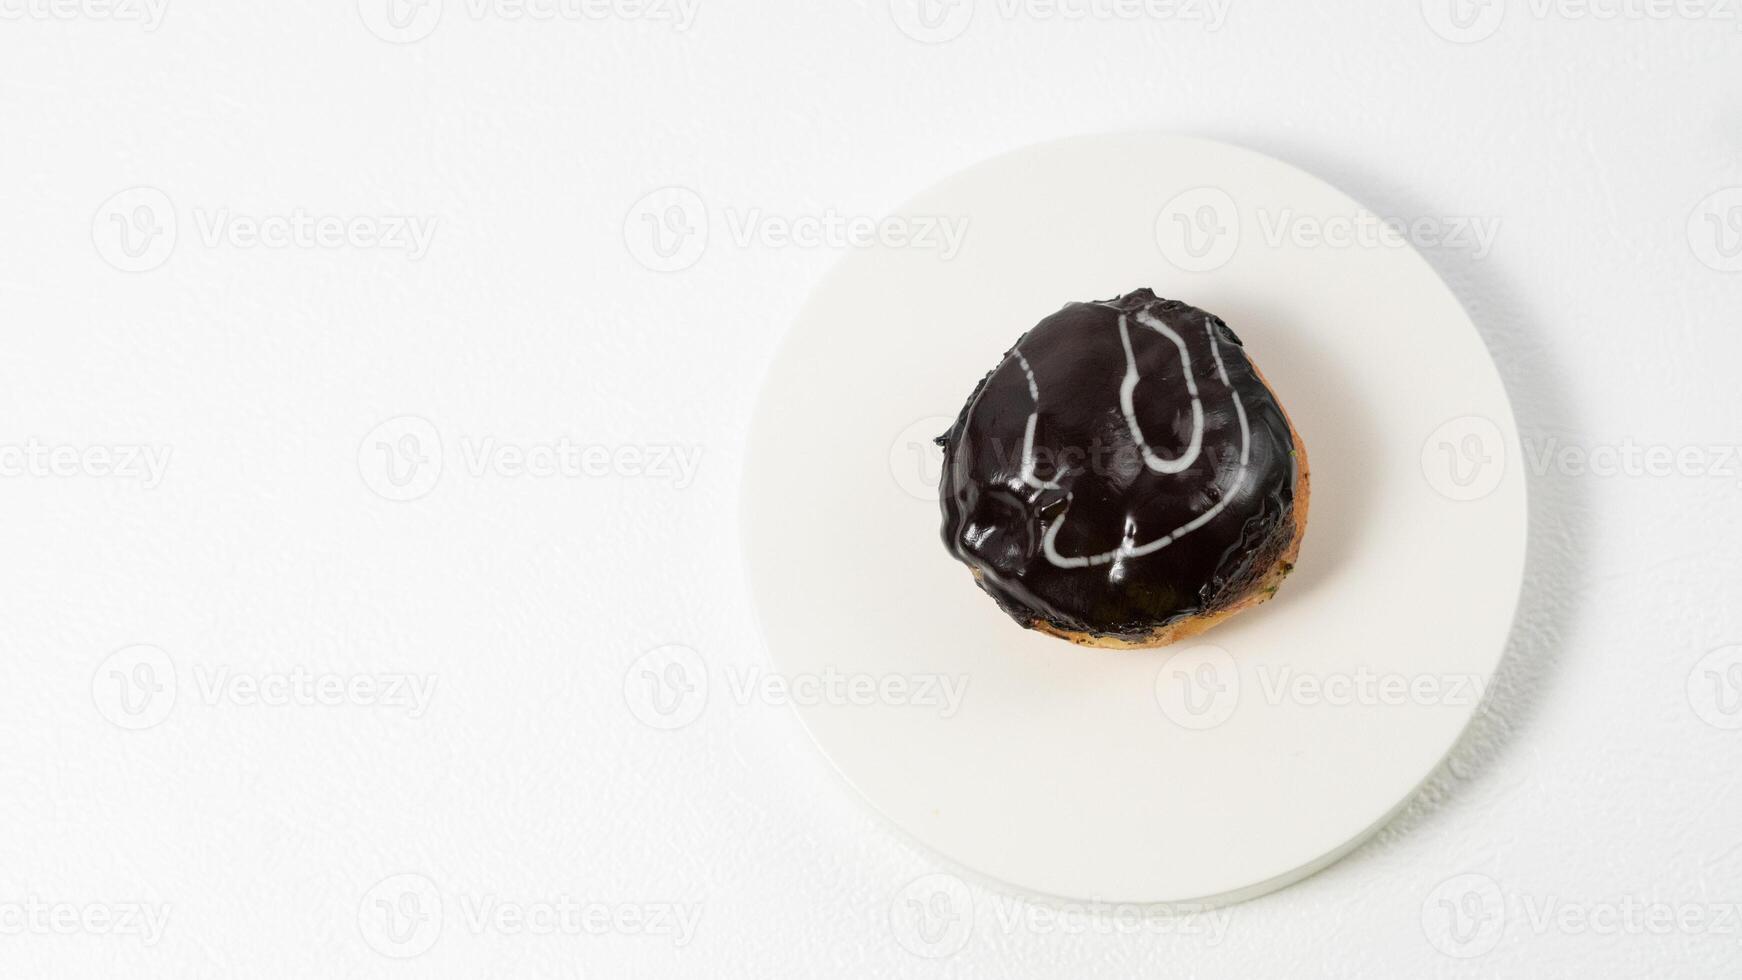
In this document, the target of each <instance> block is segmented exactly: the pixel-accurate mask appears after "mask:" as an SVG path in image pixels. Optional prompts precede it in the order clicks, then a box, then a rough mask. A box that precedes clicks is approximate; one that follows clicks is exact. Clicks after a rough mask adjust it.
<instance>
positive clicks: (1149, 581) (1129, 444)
mask: <svg viewBox="0 0 1742 980" xmlns="http://www.w3.org/2000/svg"><path fill="white" fill-rule="evenodd" d="M938 442H939V444H940V445H942V446H943V450H944V466H943V475H942V480H941V482H940V485H939V499H940V503H941V506H942V508H943V538H944V544H945V546H946V547H947V548H948V549H949V552H950V554H951V555H953V556H954V557H955V558H956V559H957V560H959V561H961V562H962V563H963V564H965V565H967V566H968V567H969V568H970V569H971V570H972V571H973V575H974V579H975V581H976V582H977V583H978V584H979V586H980V588H981V589H982V590H984V591H985V592H986V593H987V594H988V595H990V596H991V597H992V598H993V599H994V600H996V601H997V603H998V605H999V606H1000V607H1001V608H1002V609H1003V610H1004V612H1005V613H1007V614H1009V616H1010V617H1011V618H1012V619H1014V620H1016V622H1018V623H1019V624H1021V625H1022V626H1024V627H1027V628H1029V629H1034V630H1039V631H1041V632H1043V633H1048V634H1051V635H1053V636H1057V637H1061V638H1063V639H1066V640H1070V641H1072V642H1075V643H1080V644H1085V645H1089V646H1097V647H1110V648H1136V647H1158V646H1165V645H1167V644H1169V643H1173V642H1176V641H1178V640H1181V639H1184V638H1186V637H1189V636H1194V635H1196V634H1198V633H1202V632H1203V631H1204V630H1207V629H1209V628H1210V627H1212V626H1214V625H1216V624H1217V623H1220V622H1222V621H1223V620H1225V619H1227V618H1228V617H1230V616H1232V615H1234V614H1235V613H1238V612H1240V611H1242V610H1244V609H1247V608H1249V607H1252V606H1255V605H1258V604H1259V603H1261V602H1263V601H1265V600H1266V599H1268V598H1270V597H1271V596H1272V595H1275V594H1276V590H1277V589H1278V588H1279V587H1280V586H1281V584H1282V580H1283V579H1284V578H1285V577H1287V575H1288V573H1289V572H1290V571H1292V570H1293V568H1294V565H1295V560H1296V557H1297V556H1298V555H1299V553H1300V544H1301V538H1302V536H1303V535H1304V534H1305V532H1306V522H1307V501H1308V497H1309V480H1308V469H1307V455H1306V448H1305V446H1304V445H1303V444H1302V442H1301V438H1300V434H1299V433H1298V432H1296V431H1295V428H1294V425H1293V423H1291V422H1290V421H1289V417H1288V413H1287V412H1285V411H1284V410H1283V408H1282V405H1281V403H1280V402H1279V401H1278V400H1277V397H1276V395H1275V393H1273V392H1272V391H1271V389H1270V386H1269V384H1268V383H1266V382H1265V380H1264V376H1263V375H1262V374H1260V373H1259V371H1258V368H1257V367H1256V366H1255V365H1254V364H1253V363H1252V360H1251V359H1250V358H1249V357H1248V356H1247V353H1246V348H1245V345H1243V344H1242V343H1241V342H1240V338H1239V337H1238V336H1236V335H1235V333H1234V331H1233V330H1231V329H1229V327H1228V325H1227V324H1226V323H1224V322H1222V320H1221V319H1220V318H1218V317H1216V316H1213V315H1211V314H1209V313H1206V312H1204V311H1203V310H1200V309H1198V308H1197V307H1195V306H1191V305H1189V304H1187V303H1182V302H1180V301H1178V300H1168V299H1161V298H1160V297H1158V296H1156V295H1155V293H1154V292H1153V291H1151V290H1149V289H1139V290H1137V291H1136V292H1132V293H1127V294H1126V295H1124V296H1120V297H1118V298H1116V299H1111V300H1104V301H1099V302H1088V303H1071V304H1069V305H1067V306H1065V307H1064V308H1063V309H1061V310H1059V311H1058V312H1057V313H1054V314H1053V315H1051V316H1049V317H1047V318H1046V319H1044V320H1042V321H1040V323H1039V324H1037V325H1035V326H1034V327H1033V328H1032V329H1030V330H1029V331H1028V332H1027V333H1025V334H1023V335H1022V336H1021V337H1020V338H1018V339H1017V341H1016V344H1015V346H1013V347H1011V348H1010V350H1009V351H1007V352H1006V353H1005V355H1004V359H1003V360H1002V361H1000V362H999V363H998V366H997V367H996V368H994V369H993V370H992V371H991V373H989V374H987V375H986V376H985V377H984V378H982V379H981V380H980V383H979V384H978V385H977V386H976V387H975V388H974V391H973V394H971V395H970V396H969V397H968V401H967V404H966V405H964V406H963V408H962V411H961V414H960V415H959V416H957V418H956V421H955V423H954V424H953V425H951V426H950V429H949V431H948V432H946V433H944V434H943V435H942V436H940V437H939V438H938Z"/></svg>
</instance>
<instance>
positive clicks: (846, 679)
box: [744, 135, 1525, 902]
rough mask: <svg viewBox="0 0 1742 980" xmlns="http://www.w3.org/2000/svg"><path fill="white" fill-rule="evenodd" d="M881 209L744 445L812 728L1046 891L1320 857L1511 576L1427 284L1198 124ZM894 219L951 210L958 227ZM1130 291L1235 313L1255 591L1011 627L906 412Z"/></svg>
mask: <svg viewBox="0 0 1742 980" xmlns="http://www.w3.org/2000/svg"><path fill="white" fill-rule="evenodd" d="M900 215H901V216H905V217H907V218H910V219H913V221H912V224H911V225H910V226H909V227H908V228H907V229H906V230H907V231H910V232H912V233H913V235H912V237H911V240H904V239H902V238H901V237H899V236H895V235H891V236H887V237H886V241H885V243H884V244H880V245H876V246H872V247H867V248H863V249H860V250H856V251H854V252H853V253H851V254H850V255H848V256H846V257H845V258H844V259H843V260H842V261H841V262H840V263H839V265H838V267H837V268H836V269H835V270H834V271H833V272H832V273H831V274H830V275H829V277H828V278H827V279H826V280H825V281H824V282H823V283H822V284H821V285H820V286H818V287H817V289H816V292H815V294H814V295H813V296H812V298H811V300H810V303H809V305H808V306H807V307H806V308H805V310H804V312H803V314H802V315H801V316H800V317H799V320H798V322H797V324H796V325H795V326H794V327H793V330H792V333H791V336H790V337H789V338H788V339H787V341H786V343H785V345H784V347H783V348H782V349H781V351H780V353H779V355H778V357H777V358H776V360H775V363H774V366H773V368H772V369H771V371H770V374H769V377H768V381H767V387H766V389H765V391H764V393H763V397H762V402H761V405H760V408H759V410H758V412H757V415H756V419H755V423H754V429H753V432H752V435H751V440H750V450H749V458H748V460H747V464H746V468H747V475H746V479H745V487H744V492H745V498H746V499H745V506H744V545H745V553H746V556H747V559H748V567H749V572H750V577H751V583H752V588H753V590H754V594H755V597H756V603H757V606H758V609H759V612H760V619H761V623H762V627H763V630H764V633H765V637H766V641H767V645H768V649H769V653H770V656H771V658H772V660H773V663H774V666H775V669H776V670H777V671H778V672H779V673H780V674H781V675H784V676H785V677H786V678H787V679H788V680H789V681H791V682H793V687H792V690H793V692H794V699H795V700H796V701H799V702H801V704H800V707H799V709H798V710H799V714H800V716H801V718H802V719H803V721H804V724H805V725H806V726H807V727H808V728H809V730H810V732H811V733H812V735H813V736H814V737H815V739H816V741H817V744H818V745H820V746H821V747H822V750H823V751H824V752H825V753H827V755H828V757H829V758H830V759H831V760H832V761H833V762H834V764H835V765H836V766H837V767H838V768H839V769H840V771H841V773H842V774H843V775H844V776H845V777H846V778H847V780H848V781H849V782H850V783H851V784H852V785H853V786H854V787H856V788H857V789H858V791H859V792H860V793H862V794H863V795H864V796H865V798H866V800H868V801H869V802H870V803H871V805H872V806H874V807H876V808H877V809H878V810H879V811H881V812H882V813H883V814H885V815H886V816H887V817H888V818H889V819H890V820H892V821H894V822H895V823H896V824H897V825H899V826H900V827H901V828H902V829H903V830H905V831H906V832H907V833H909V834H911V835H913V836H914V837H915V838H917V839H918V840H920V841H922V842H924V843H925V844H927V845H929V846H930V847H932V848H935V849H936V850H937V851H938V852H940V853H941V854H943V855H944V856H946V857H948V858H949V859H951V860H953V861H955V862H959V863H960V864H961V865H963V866H966V867H967V868H969V869H972V870H973V871H976V872H979V873H983V874H985V875H989V876H992V877H994V878H997V879H1000V880H1002V881H1004V882H1008V883H1010V884H1013V885H1017V886H1020V887H1022V888H1026V889H1031V890H1034V891H1038V892H1042V893H1047V894H1051V895H1057V896H1064V897H1069V898H1075V899H1089V900H1101V901H1110V902H1196V901H1229V900H1237V899H1241V898H1249V897H1252V896H1254V895H1257V894H1261V893H1263V892H1265V891H1268V890H1270V889H1273V888H1277V887H1281V886H1282V885H1285V884H1287V883H1289V882H1291V881H1294V880H1297V879H1299V878H1301V877H1304V876H1305V875H1307V874H1310V873H1311V872H1313V871H1315V870H1317V869H1319V868H1321V867H1324V866H1325V865H1327V864H1329V863H1330V862H1332V861H1334V860H1336V859H1337V858H1338V857H1341V856H1342V855H1343V854H1345V853H1347V852H1348V851H1349V850H1350V849H1352V848H1353V847H1354V846H1355V845H1356V844H1357V843H1359V842H1360V841H1361V840H1362V839H1363V838H1365V837H1366V836H1367V835H1368V834H1370V833H1371V832H1372V831H1374V830H1376V829H1377V828H1378V827H1379V826H1380V825H1382V824H1383V823H1384V822H1385V821H1386V820H1387V819H1388V818H1389V817H1390V816H1391V815H1392V814H1394V813H1395V812H1396V811H1397V810H1398V808H1399V807H1401V806H1402V804H1403V803H1404V802H1405V801H1406V800H1407V799H1408V797H1409V796H1410V794H1411V793H1412V792H1413V791H1414V790H1415V789H1416V787H1418V786H1419V785H1420V784H1421V782H1422V780H1423V779H1425V778H1426V777H1427V776H1428V774H1429V773H1430V772H1431V771H1432V770H1433V768H1434V767H1435V766H1436V765H1437V764H1438V763H1439V761H1440V760H1441V759H1442V758H1443V757H1444V756H1445V754H1446V753H1447V751H1448V750H1449V749H1450V748H1451V746H1452V744H1453V742H1454V741H1455V740H1456V739H1457V737H1458V734H1459V732H1461V731H1462V730H1463V728H1464V726H1465V724H1466V723H1467V722H1468V721H1469V720H1470V718H1471V716H1472V714H1473V713H1474V712H1475V710H1476V708H1477V704H1478V701H1479V699H1480V695H1481V692H1482V690H1483V689H1484V687H1485V685H1486V683H1487V681H1488V679H1489V678H1490V677H1491V676H1492V674H1493V671H1494V668H1495V666H1496V664H1497V663H1498V661H1499V659H1500V656H1501V653H1502V650H1503V647H1504V645H1505V642H1506V637H1507V632H1508V629H1509V626H1510V622H1511V619H1512V613H1513V608H1514V605H1515V602H1516V599H1517V595H1518V592H1519V586H1520V579H1521V575H1522V569H1523V560H1524V543H1525V490H1524V478H1523V472H1522V470H1523V467H1522V465H1521V461H1520V456H1519V449H1518V440H1517V436H1516V429H1515V427H1514V425H1513V421H1512V412H1511V409H1510V407H1509V405H1508V403H1507V399H1506V393H1505V391H1504V389H1503V388H1502V385H1501V382H1500V379H1499V376H1498V375H1497V373H1496V371H1495V369H1494V365H1493V363H1492V361H1490V359H1489V357H1488V353H1487V351H1486V350H1485V349H1484V347H1483V344H1482V341H1481V339H1480V338H1479V337H1478V335H1477V333H1476V331H1475V329H1474V328H1473V327H1472V325H1471V323H1470V321H1469V318H1468V317H1467V316H1466V315H1465V313H1464V311H1463V310H1462V308H1461V307H1460V306H1459V304H1458V302H1457V300H1456V299H1455V298H1454V297H1453V296H1452V294H1451V292H1450V291H1449V290H1448V289H1447V288H1446V286H1445V284H1444V283H1442V282H1441V281H1440V280H1439V278H1438V277H1437V276H1435V274H1434V273H1433V271H1432V270H1431V269H1430V268H1429V267H1428V265H1427V263H1426V262H1425V261H1423V259H1422V258H1421V257H1420V256H1419V255H1418V254H1417V253H1416V252H1415V251H1414V250H1413V249H1412V248H1410V247H1408V246H1407V245H1406V244H1404V242H1403V241H1402V240H1401V239H1400V238H1399V237H1398V236H1396V235H1394V234H1390V233H1386V232H1383V231H1380V229H1378V228H1377V227H1376V226H1374V225H1373V224H1372V223H1371V222H1369V221H1367V220H1366V218H1370V217H1371V216H1370V215H1366V212H1364V211H1363V210H1362V209H1361V208H1360V206H1359V205H1357V204H1356V203H1355V202H1354V201H1352V200H1350V199H1349V198H1348V197H1347V196H1345V195H1344V194H1342V193H1340V192H1339V191H1337V190H1335V189H1333V188H1332V187H1330V186H1328V185H1326V184H1325V183H1323V182H1322V181H1320V180H1318V179H1317V178H1314V177H1312V176H1310V175H1308V174H1306V173H1303V172H1302V171H1300V170H1297V169H1295V168H1293V167H1291V166H1288V165H1286V164H1283V163H1280V162H1278V161H1276V160H1272V159H1270V158H1268V157H1264V156H1262V155H1259V154H1256V153H1253V152H1250V151H1247V150H1243V149H1239V148H1236V147H1232V146H1227V145H1224V144H1219V143H1213V142H1208V141H1203V140H1193V139H1180V138H1170V137H1162V136H1153V135H1120V136H1107V137H1094V138H1080V139H1071V140H1066V141H1061V142H1056V143H1049V144H1045V145H1042V146H1036V147H1032V148H1029V149H1025V150H1022V151H1019V152H1016V153H1012V154H1009V155H1007V156H1003V157H1000V158H998V159H995V160H992V161H990V162H988V163H984V164H981V165H979V166H976V167H974V168H972V169H970V170H968V171H966V172H964V173H962V174H959V175H957V176H955V177H952V178H950V179H949V180H946V181H944V182H943V183H941V184H938V185H937V186H935V187H933V188H931V189H930V190H928V191H926V192H924V193H923V194H921V195H919V197H917V198H916V199H915V200H914V201H913V202H911V204H909V205H908V206H907V207H905V208H903V209H902V211H901V212H900ZM1364 215H1366V218H1364V217H1363V216H1364ZM930 219H938V220H940V221H949V222H953V223H956V224H955V225H954V227H956V228H958V229H959V228H960V227H961V226H960V224H959V223H960V222H962V221H966V222H967V234H966V237H965V240H964V241H963V243H962V245H961V247H960V249H959V251H956V252H954V253H952V252H950V251H949V249H948V248H947V246H946V245H944V241H945V236H943V235H942V234H938V235H934V236H927V235H925V234H923V229H924V228H925V227H926V225H927V222H928V221H929V220H930ZM940 227H941V226H940ZM1364 229H1365V230H1364ZM1140 286H1150V287H1152V288H1154V289H1155V290H1156V292H1157V293H1159V294H1160V295H1162V296H1167V297H1173V298H1178V299H1183V300H1186V301H1187V302H1190V303H1193V304H1195V305H1198V306H1201V307H1203V308H1205V309H1207V310H1210V311H1212V312H1214V313H1216V314H1218V315H1220V316H1221V317H1222V318H1223V319H1225V320H1226V321H1227V322H1228V323H1229V325H1230V326H1232V327H1233V329H1234V330H1235V332H1236V333H1238V334H1239V335H1240V337H1241V338H1242V339H1243V340H1244V341H1245V344H1246V349H1247V351H1248V352H1249V353H1250V355H1251V356H1252V357H1253V359H1254V360H1255V361H1256V362H1257V363H1258V365H1259V366H1260V367H1261V368H1262V369H1263V370H1264V372H1265V374H1266V376H1267V377H1268V378H1269V380H1270V382H1271V384H1272V385H1273V386H1274V388H1275V389H1276V391H1277V394H1278V395H1279V397H1280V398H1281V400H1282V402H1283V404H1284V405H1285V406H1286V407H1287V409H1288V411H1289V412H1290V413H1291V415H1292V417H1293V419H1294V421H1295V424H1296V425H1297V426H1298V428H1299V430H1300V432H1301V434H1302V437H1303V439H1304V441H1305V443H1306V446H1307V449H1308V451H1309V453H1310V457H1311V462H1312V477H1313V486H1312V509H1311V521H1310V523H1309V526H1308V529H1307V534H1306V541H1305V545H1304V547H1303V550H1302V552H1301V559H1300V563H1299V566H1298V568H1297V570H1296V571H1295V573H1294V575H1293V576H1292V577H1291V578H1290V579H1289V580H1288V582H1287V583H1286V584H1285V585H1284V587H1283V589H1282V591H1281V593H1280V594H1279V595H1278V597H1277V598H1276V599H1275V600H1273V601H1271V602H1270V603H1268V604H1266V605H1264V606H1262V607H1260V608H1258V609H1256V610H1253V611H1250V612H1247V613H1244V614H1242V615H1240V616H1238V617H1236V618H1235V619H1234V620H1232V621H1230V622H1229V623H1227V624H1226V625H1224V626H1222V627H1219V628H1217V629H1215V630H1213V631H1211V632H1210V633H1208V634H1206V635H1204V636H1203V637H1201V638H1199V639H1198V640H1194V641H1187V642H1186V643H1185V644H1183V645H1182V646H1181V647H1179V648H1168V649H1164V650H1156V651H1139V652H1135V653H1115V652H1101V651H1096V650H1090V649H1085V648H1081V647H1075V646H1071V645H1069V644H1066V643H1064V642H1062V641H1060V640H1056V639H1051V638H1048V637H1045V636H1041V635H1039V634H1036V633H1031V632H1027V631H1024V630H1022V629H1020V628H1018V627H1017V626H1016V625H1015V624H1013V623H1012V622H1011V621H1010V620H1009V619H1007V618H1006V617H1005V616H1004V614H1003V613H1001V612H1000V611H999V610H998V608H997V607H996V606H995V605H994V604H993V602H992V600H991V599H990V598H989V597H987V596H985V595H984V594H982V593H981V592H980V591H979V590H978V589H977V588H976V587H975V586H974V584H973V582H972V580H971V578H970V575H969V573H968V571H967V569H966V568H964V567H963V566H961V565H959V564H957V563H956V562H955V561H954V560H953V559H951V558H950V557H949V555H948V554H947V553H946V552H945V550H944V547H943V545H942V543H941V541H940V538H939V524H940V517H939V512H938V506H937V502H936V491H935V486H936V482H937V475H938V461H939V460H940V458H941V457H940V456H939V455H938V453H937V451H936V450H935V449H934V448H933V447H931V446H930V445H929V439H930V438H931V437H933V436H935V435H938V434H940V433H942V432H943V431H944V429H945V428H946V427H947V425H948V424H949V422H950V420H951V419H952V418H953V417H954V415H955V414H956V412H957V411H959V410H960V408H961V406H962V403H963V401H964V400H965V399H966V398H967V396H968V394H969V392H970V391H971V390H972V389H973V387H974V384H975V382H976V381H977V380H978V379H979V378H980V377H981V376H982V375H983V374H984V373H985V372H987V371H988V370H990V369H991V368H992V367H993V366H994V365H996V364H997V363H998V361H999V359H1000V357H1001V356H1002V355H1003V353H1004V351H1005V350H1006V349H1007V348H1008V347H1009V346H1010V344H1011V343H1012V342H1013V341H1014V340H1015V339H1016V338H1017V336H1018V335H1020V334H1021V333H1022V331H1024V330H1025V329H1027V328H1028V327H1030V326H1032V325H1033V324H1034V323H1035V322H1037V321H1038V320H1040V319H1041V318H1042V317H1045V316H1047V315H1048V314H1050V313H1052V312H1054V311H1056V310H1057V309H1058V308H1059V307H1060V306H1062V305H1063V304H1065V303H1066V302H1069V301H1074V300H1088V299H1104V298H1108V297H1111V296H1114V295H1117V294H1120V293H1124V292H1128V291H1130V290H1133V289H1136V288H1138V287H1140Z"/></svg>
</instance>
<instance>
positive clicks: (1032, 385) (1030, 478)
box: [1011, 349, 1059, 490]
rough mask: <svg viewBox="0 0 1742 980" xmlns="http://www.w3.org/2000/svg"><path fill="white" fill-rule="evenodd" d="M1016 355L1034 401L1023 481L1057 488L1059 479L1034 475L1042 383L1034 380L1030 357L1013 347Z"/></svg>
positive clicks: (1024, 451)
mask: <svg viewBox="0 0 1742 980" xmlns="http://www.w3.org/2000/svg"><path fill="white" fill-rule="evenodd" d="M1011 353H1013V354H1015V355H1016V363H1018V364H1020V365H1022V373H1023V374H1024V375H1026V376H1027V377H1028V397H1029V398H1030V399H1032V400H1033V401H1034V411H1032V412H1029V413H1028V428H1027V430H1026V431H1025V432H1024V433H1023V435H1022V482H1023V483H1025V484H1027V485H1028V486H1031V487H1033V488H1034V489H1036V490H1057V489H1058V488H1059V484H1058V481H1057V480H1056V479H1053V480H1045V481H1043V480H1039V479H1037V478H1036V477H1035V475H1034V428H1035V426H1037V425H1039V424H1040V385H1039V384H1037V383H1036V382H1035V380H1034V368H1031V367H1029V366H1028V358H1026V357H1023V356H1022V352H1021V351H1019V350H1015V349H1012V350H1011Z"/></svg>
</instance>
